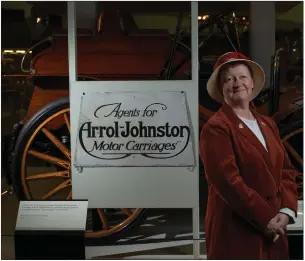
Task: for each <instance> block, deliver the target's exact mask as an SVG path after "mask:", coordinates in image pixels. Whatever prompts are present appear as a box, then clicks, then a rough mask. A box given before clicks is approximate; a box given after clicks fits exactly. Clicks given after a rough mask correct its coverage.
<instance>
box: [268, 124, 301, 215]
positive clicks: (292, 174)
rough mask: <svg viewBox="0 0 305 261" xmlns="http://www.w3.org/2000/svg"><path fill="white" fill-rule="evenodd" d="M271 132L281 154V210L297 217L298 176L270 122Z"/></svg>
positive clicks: (277, 131)
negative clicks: (282, 157)
mask: <svg viewBox="0 0 305 261" xmlns="http://www.w3.org/2000/svg"><path fill="white" fill-rule="evenodd" d="M272 125H273V130H274V132H275V134H276V136H277V139H278V142H279V143H280V145H281V147H282V150H283V154H284V162H283V166H282V169H281V172H282V181H281V199H282V204H281V208H289V209H291V210H293V211H294V212H295V214H296V216H297V208H298V194H297V184H296V177H297V175H298V174H299V172H298V171H297V169H296V168H295V167H294V166H293V165H292V164H291V161H290V159H289V156H288V154H287V152H286V149H285V147H284V145H283V143H282V141H281V138H280V134H279V130H278V128H277V125H276V123H275V122H274V121H273V120H272Z"/></svg>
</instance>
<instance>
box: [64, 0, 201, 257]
mask: <svg viewBox="0 0 305 261" xmlns="http://www.w3.org/2000/svg"><path fill="white" fill-rule="evenodd" d="M67 4H68V8H67V9H68V54H69V91H70V92H69V95H70V121H71V153H72V155H71V156H72V167H71V173H72V194H73V197H76V198H85V199H88V201H89V208H90V207H91V208H109V207H110V208H111V207H112V208H117V207H118V208H122V207H123V208H125V207H137V208H142V207H144V208H192V214H193V215H192V216H193V254H194V258H195V259H199V258H200V245H199V242H200V235H199V230H200V226H199V167H198V165H199V164H198V159H199V157H198V156H199V120H198V119H199V113H198V96H199V95H198V79H199V76H198V72H199V66H198V65H199V64H198V2H191V27H192V30H191V38H192V41H191V42H192V43H191V51H192V56H191V57H192V79H191V80H185V81H180V80H179V81H115V82H111V81H92V82H81V81H78V80H77V58H76V53H77V52H76V50H77V42H76V28H77V27H76V2H74V1H71V2H70V1H69V2H68V3H67ZM150 90H154V91H158V90H159V91H184V92H185V93H186V97H187V102H188V105H189V111H190V116H191V126H192V129H193V130H194V140H193V142H194V143H193V145H194V148H195V149H194V150H195V160H196V164H195V166H194V167H193V168H192V169H190V168H186V167H143V168H142V167H137V168H133V167H125V168H119V167H112V168H107V167H103V168H98V167H96V168H92V167H90V168H88V167H76V166H75V162H74V161H75V160H74V159H75V149H76V148H75V147H76V141H77V126H78V119H79V115H80V106H79V105H80V100H81V96H82V94H83V93H84V92H86V93H88V92H109V91H112V92H115V91H117V92H122V91H150ZM105 180H107V185H105ZM103 181H104V182H103Z"/></svg>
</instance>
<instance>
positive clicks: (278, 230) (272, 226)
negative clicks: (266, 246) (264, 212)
mask: <svg viewBox="0 0 305 261" xmlns="http://www.w3.org/2000/svg"><path fill="white" fill-rule="evenodd" d="M278 220H279V217H278V215H276V216H275V217H274V218H272V219H271V220H270V221H269V223H268V225H267V228H266V234H267V235H269V236H272V238H273V242H276V241H277V240H278V239H279V237H280V235H282V236H284V235H285V231H284V229H283V228H282V227H281V226H280V224H279V223H278ZM282 222H283V221H282Z"/></svg>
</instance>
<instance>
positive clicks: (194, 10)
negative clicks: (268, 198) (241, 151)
mask: <svg viewBox="0 0 305 261" xmlns="http://www.w3.org/2000/svg"><path fill="white" fill-rule="evenodd" d="M191 17H192V23H191V26H192V30H191V32H192V33H191V37H192V82H193V84H194V89H196V90H197V91H198V80H199V77H198V75H199V64H198V61H199V59H198V36H199V32H198V2H191ZM197 118H198V117H197ZM196 138H197V140H198V138H199V137H196ZM197 177H198V181H197V184H198V185H197V188H195V189H196V190H197V191H198V202H197V207H195V208H193V255H194V259H200V225H199V224H200V215H199V173H198V175H197Z"/></svg>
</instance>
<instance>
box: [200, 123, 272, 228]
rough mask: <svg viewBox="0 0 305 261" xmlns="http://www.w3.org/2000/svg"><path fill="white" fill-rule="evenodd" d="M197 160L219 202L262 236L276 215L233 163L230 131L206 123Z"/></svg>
mask: <svg viewBox="0 0 305 261" xmlns="http://www.w3.org/2000/svg"><path fill="white" fill-rule="evenodd" d="M200 156H201V159H202V161H203V165H204V169H205V175H206V178H207V181H208V182H209V183H210V185H211V186H213V187H214V188H215V190H216V191H217V193H218V194H219V196H220V197H221V198H222V200H224V201H225V202H226V203H227V204H228V205H229V206H230V207H231V209H232V210H234V211H236V212H237V213H238V214H239V215H240V216H242V217H244V218H245V219H246V220H248V222H250V223H251V224H252V225H253V226H254V227H256V228H257V229H259V230H261V231H262V232H264V231H265V229H266V228H267V225H268V223H269V221H270V220H271V219H272V218H274V217H275V216H276V214H277V212H276V211H275V210H274V209H272V208H271V207H270V206H269V205H268V204H267V202H266V201H265V200H264V199H263V198H262V197H261V196H260V195H259V194H258V193H257V192H256V191H255V190H253V189H251V188H249V187H248V186H247V185H246V184H245V182H244V180H243V178H242V177H241V175H240V173H239V170H238V167H237V164H236V161H235V156H234V151H233V148H232V141H231V138H230V136H229V129H228V128H226V127H225V126H223V125H220V124H217V123H213V124H212V123H207V124H206V125H205V126H204V127H203V129H202V132H201V139H200Z"/></svg>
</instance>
